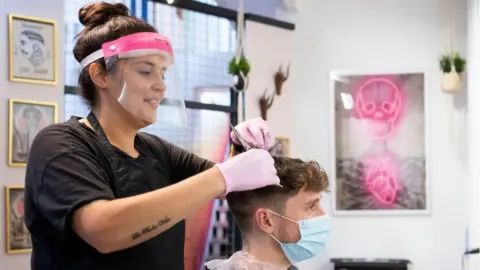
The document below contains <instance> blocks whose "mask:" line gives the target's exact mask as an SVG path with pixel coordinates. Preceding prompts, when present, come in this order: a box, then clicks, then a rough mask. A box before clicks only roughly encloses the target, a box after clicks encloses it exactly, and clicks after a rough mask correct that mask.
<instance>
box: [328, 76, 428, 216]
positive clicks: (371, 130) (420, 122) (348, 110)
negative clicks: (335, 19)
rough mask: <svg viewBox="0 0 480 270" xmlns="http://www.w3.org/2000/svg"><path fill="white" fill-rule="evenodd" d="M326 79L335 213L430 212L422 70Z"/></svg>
mask: <svg viewBox="0 0 480 270" xmlns="http://www.w3.org/2000/svg"><path fill="white" fill-rule="evenodd" d="M330 80H331V89H332V95H331V96H332V99H331V110H332V112H333V115H334V119H333V121H332V123H331V127H330V130H331V131H332V134H331V139H332V141H333V143H332V144H331V145H332V149H331V151H330V152H331V154H332V156H331V160H332V162H331V164H332V165H334V166H333V167H334V168H331V174H332V176H333V177H332V182H333V183H332V185H333V196H332V197H333V205H334V207H333V209H334V214H336V215H342V214H347V215H356V214H359V215H368V214H375V215H377V214H380V215H381V214H385V215H390V214H391V215H399V214H407V215H409V214H420V215H421V214H423V215H425V214H429V213H430V203H429V181H428V176H429V175H428V174H427V172H428V170H427V168H428V166H427V165H428V163H427V158H426V156H427V154H426V153H427V149H428V146H427V142H428V140H427V132H426V130H428V129H427V127H426V123H428V121H427V113H426V112H427V111H428V110H427V108H426V105H427V104H426V102H425V94H426V90H425V89H426V77H425V73H424V72H404V73H387V74H385V73H350V72H341V71H334V72H331V74H330Z"/></svg>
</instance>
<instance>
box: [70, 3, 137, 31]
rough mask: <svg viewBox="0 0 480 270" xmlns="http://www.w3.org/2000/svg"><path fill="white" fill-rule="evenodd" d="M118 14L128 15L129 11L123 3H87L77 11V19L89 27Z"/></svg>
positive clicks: (102, 22) (103, 22) (104, 21)
mask: <svg viewBox="0 0 480 270" xmlns="http://www.w3.org/2000/svg"><path fill="white" fill-rule="evenodd" d="M118 16H130V11H129V10H128V8H127V6H125V5H124V4H123V3H107V2H96V3H88V4H86V5H84V6H83V7H82V8H80V10H79V11H78V20H79V21H80V23H81V24H83V25H84V26H85V27H89V28H92V27H95V26H98V25H102V24H105V23H106V22H107V21H108V20H110V19H111V18H113V17H118Z"/></svg>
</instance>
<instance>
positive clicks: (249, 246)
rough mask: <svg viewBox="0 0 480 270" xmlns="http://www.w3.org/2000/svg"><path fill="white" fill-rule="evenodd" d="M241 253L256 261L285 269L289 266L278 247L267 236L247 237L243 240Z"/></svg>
mask: <svg viewBox="0 0 480 270" xmlns="http://www.w3.org/2000/svg"><path fill="white" fill-rule="evenodd" d="M243 251H245V252H248V253H249V254H250V255H252V256H253V257H255V258H256V259H257V260H259V261H262V262H268V263H271V264H275V265H278V266H280V267H285V269H287V268H288V267H289V266H291V263H290V262H289V261H288V259H287V257H286V256H285V254H284V253H283V251H282V249H281V248H280V245H279V243H278V242H277V241H275V240H274V239H273V238H272V237H270V236H269V235H263V236H257V235H255V236H253V235H252V236H249V237H245V238H244V239H243Z"/></svg>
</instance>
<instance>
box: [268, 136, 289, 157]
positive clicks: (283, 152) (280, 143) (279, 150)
mask: <svg viewBox="0 0 480 270" xmlns="http://www.w3.org/2000/svg"><path fill="white" fill-rule="evenodd" d="M274 145H275V148H274V149H273V150H272V155H274V156H284V157H289V156H290V140H289V139H288V138H285V137H275V143H274Z"/></svg>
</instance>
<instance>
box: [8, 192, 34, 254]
mask: <svg viewBox="0 0 480 270" xmlns="http://www.w3.org/2000/svg"><path fill="white" fill-rule="evenodd" d="M24 190H25V188H24V187H23V186H6V187H5V215H6V219H5V220H6V222H7V224H6V228H7V229H6V237H5V238H6V240H7V242H6V246H7V248H6V250H7V254H13V253H25V252H31V251H32V239H31V238H30V232H29V231H28V229H27V226H26V225H25V218H24Z"/></svg>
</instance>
